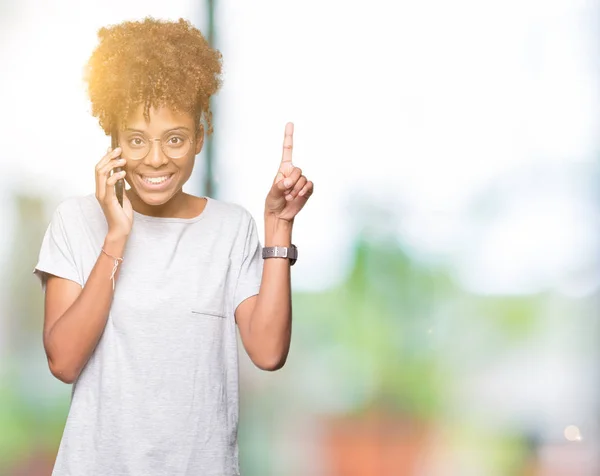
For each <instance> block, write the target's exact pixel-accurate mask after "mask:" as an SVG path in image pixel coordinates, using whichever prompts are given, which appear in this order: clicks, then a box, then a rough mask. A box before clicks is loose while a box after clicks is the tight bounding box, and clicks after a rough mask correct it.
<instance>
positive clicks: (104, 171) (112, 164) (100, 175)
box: [96, 159, 127, 200]
mask: <svg viewBox="0 0 600 476" xmlns="http://www.w3.org/2000/svg"><path fill="white" fill-rule="evenodd" d="M126 163H127V161H126V160H125V159H110V160H109V161H108V162H107V163H105V164H104V166H103V167H101V168H100V169H99V170H96V197H98V199H99V200H103V199H104V192H105V190H106V179H107V178H108V177H109V176H110V171H111V170H113V169H115V168H116V167H123V166H124V165H125V164H126Z"/></svg>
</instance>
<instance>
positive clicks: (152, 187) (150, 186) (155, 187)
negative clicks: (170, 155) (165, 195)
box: [136, 173, 175, 192]
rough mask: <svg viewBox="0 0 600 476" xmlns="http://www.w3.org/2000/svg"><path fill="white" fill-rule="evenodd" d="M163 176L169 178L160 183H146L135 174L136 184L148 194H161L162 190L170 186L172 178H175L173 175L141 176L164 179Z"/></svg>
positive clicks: (140, 175)
mask: <svg viewBox="0 0 600 476" xmlns="http://www.w3.org/2000/svg"><path fill="white" fill-rule="evenodd" d="M165 175H169V178H168V179H167V180H165V181H164V182H162V183H157V184H154V183H148V182H146V181H145V180H144V179H143V178H142V174H136V176H137V179H138V182H139V183H140V185H141V187H142V188H143V189H145V190H148V191H149V192H161V191H163V190H164V189H166V188H168V187H169V185H170V184H171V182H172V181H173V177H175V174H174V173H171V174H165V173H162V174H160V175H159V174H143V176H144V177H150V178H153V177H164V176H165Z"/></svg>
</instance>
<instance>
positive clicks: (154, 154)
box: [144, 139, 169, 169]
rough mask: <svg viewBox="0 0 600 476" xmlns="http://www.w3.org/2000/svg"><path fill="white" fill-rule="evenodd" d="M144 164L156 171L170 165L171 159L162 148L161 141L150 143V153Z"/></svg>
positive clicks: (154, 140) (155, 140) (156, 140)
mask: <svg viewBox="0 0 600 476" xmlns="http://www.w3.org/2000/svg"><path fill="white" fill-rule="evenodd" d="M144 163H145V164H146V165H149V166H150V167H154V168H155V169H158V168H159V167H160V166H162V165H165V164H168V163H169V158H168V157H167V156H166V155H165V153H164V152H163V150H162V147H161V146H160V139H153V140H152V142H150V151H149V152H148V155H147V156H146V157H145V158H144Z"/></svg>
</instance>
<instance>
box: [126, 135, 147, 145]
mask: <svg viewBox="0 0 600 476" xmlns="http://www.w3.org/2000/svg"><path fill="white" fill-rule="evenodd" d="M129 145H130V146H132V147H140V146H143V145H144V139H142V138H141V137H131V138H130V139H129Z"/></svg>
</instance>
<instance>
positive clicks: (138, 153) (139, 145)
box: [120, 131, 193, 160]
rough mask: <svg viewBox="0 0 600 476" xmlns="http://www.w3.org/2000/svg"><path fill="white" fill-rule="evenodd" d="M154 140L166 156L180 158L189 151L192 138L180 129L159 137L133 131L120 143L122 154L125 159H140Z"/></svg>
mask: <svg viewBox="0 0 600 476" xmlns="http://www.w3.org/2000/svg"><path fill="white" fill-rule="evenodd" d="M155 141H158V142H160V148H161V149H162V151H163V152H164V154H165V155H166V156H167V157H169V158H170V159H181V158H182V157H185V156H186V155H187V153H188V152H189V151H190V149H191V147H192V142H193V139H190V138H189V137H188V136H187V135H185V134H184V133H183V132H180V131H174V132H167V133H166V134H164V135H163V136H162V137H161V138H160V139H150V138H149V137H147V136H146V135H145V134H142V133H134V134H130V135H127V136H126V140H124V141H123V143H122V144H120V146H121V149H122V150H123V154H122V156H123V158H125V159H131V160H141V159H143V158H145V157H146V156H147V155H148V154H149V153H150V150H151V149H152V143H153V142H155Z"/></svg>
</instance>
